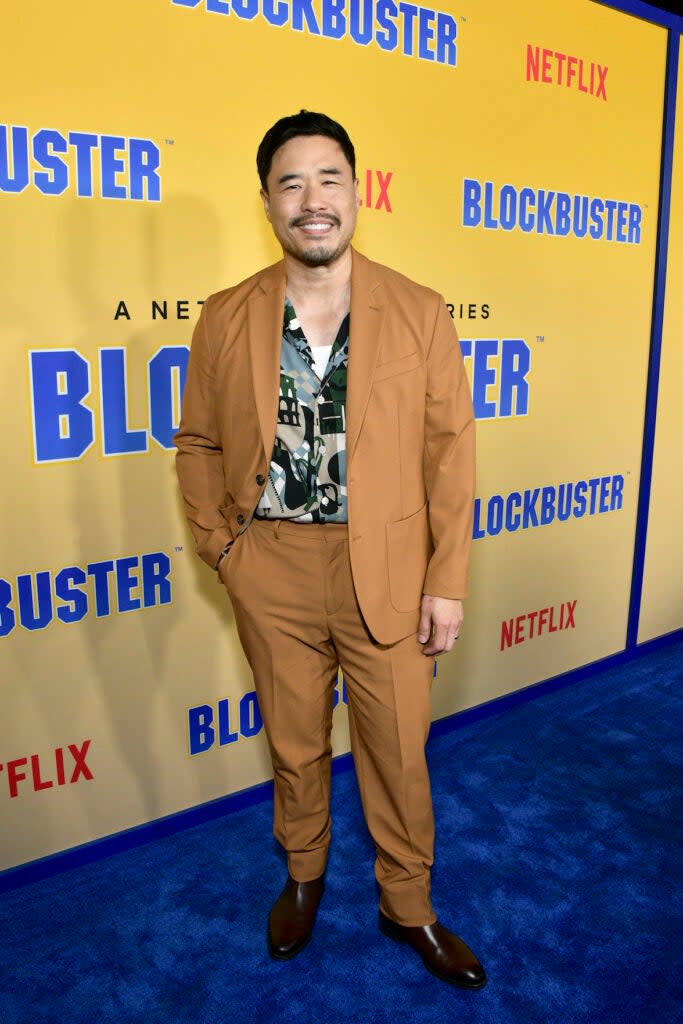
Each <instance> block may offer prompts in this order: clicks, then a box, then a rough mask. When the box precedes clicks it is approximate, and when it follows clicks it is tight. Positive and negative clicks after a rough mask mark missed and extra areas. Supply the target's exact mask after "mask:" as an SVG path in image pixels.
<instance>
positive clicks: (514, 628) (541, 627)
mask: <svg viewBox="0 0 683 1024" xmlns="http://www.w3.org/2000/svg"><path fill="white" fill-rule="evenodd" d="M576 605H577V602H576V601H563V602H562V604H561V605H559V606H557V605H552V606H551V607H549V608H540V609H539V610H538V611H535V612H527V613H526V614H525V615H518V616H517V618H514V619H503V621H502V622H501V624H500V625H501V629H500V649H501V651H504V650H505V648H506V647H512V646H513V645H515V646H516V645H517V644H523V643H524V641H525V640H533V639H534V637H537V636H542V635H543V633H558V632H562V631H563V630H565V629H575V628H576V625H575V622H574V611H575V609H576Z"/></svg>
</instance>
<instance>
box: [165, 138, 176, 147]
mask: <svg viewBox="0 0 683 1024" xmlns="http://www.w3.org/2000/svg"><path fill="white" fill-rule="evenodd" d="M164 142H165V143H166V145H167V146H175V139H164Z"/></svg>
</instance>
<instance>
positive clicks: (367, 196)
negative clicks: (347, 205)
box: [358, 171, 394, 213]
mask: <svg viewBox="0 0 683 1024" xmlns="http://www.w3.org/2000/svg"><path fill="white" fill-rule="evenodd" d="M393 176H394V172H393V171H387V172H386V173H385V172H384V171H366V172H365V183H364V182H363V179H362V178H361V179H360V181H359V182H358V191H359V193H360V205H361V206H367V207H368V209H370V210H386V212H387V213H393V212H394V211H393V210H392V208H391V200H390V199H389V183H390V181H391V179H392V178H393ZM363 184H365V191H363Z"/></svg>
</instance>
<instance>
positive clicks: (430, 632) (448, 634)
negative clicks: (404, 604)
mask: <svg viewBox="0 0 683 1024" xmlns="http://www.w3.org/2000/svg"><path fill="white" fill-rule="evenodd" d="M463 618H464V611H463V607H462V601H460V600H458V599H457V598H449V597H432V596H431V594H423V595H422V602H421V605H420V628H419V630H418V634H417V636H418V640H419V641H420V643H421V644H422V643H423V644H426V647H425V648H424V651H423V652H422V653H423V654H428V655H430V656H431V655H436V654H443V653H444V651H450V650H451V648H452V647H453V644H454V643H455V641H456V639H457V638H458V636H459V635H460V627H461V626H462V620H463Z"/></svg>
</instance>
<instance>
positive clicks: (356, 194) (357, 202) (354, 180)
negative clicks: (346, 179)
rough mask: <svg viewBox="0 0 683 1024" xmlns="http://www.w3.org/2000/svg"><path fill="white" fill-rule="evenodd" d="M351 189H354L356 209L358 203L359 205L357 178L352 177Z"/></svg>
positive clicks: (358, 206) (358, 207)
mask: <svg viewBox="0 0 683 1024" xmlns="http://www.w3.org/2000/svg"><path fill="white" fill-rule="evenodd" d="M353 191H354V193H355V197H356V209H357V210H358V209H360V205H361V198H360V192H359V191H358V178H354V179H353Z"/></svg>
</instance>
